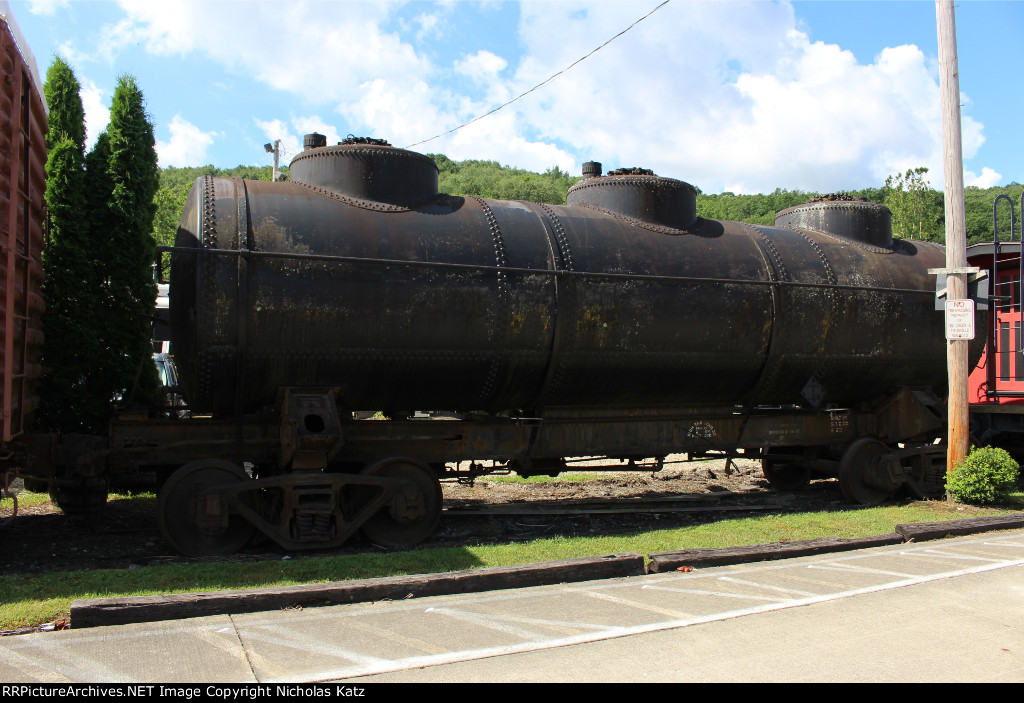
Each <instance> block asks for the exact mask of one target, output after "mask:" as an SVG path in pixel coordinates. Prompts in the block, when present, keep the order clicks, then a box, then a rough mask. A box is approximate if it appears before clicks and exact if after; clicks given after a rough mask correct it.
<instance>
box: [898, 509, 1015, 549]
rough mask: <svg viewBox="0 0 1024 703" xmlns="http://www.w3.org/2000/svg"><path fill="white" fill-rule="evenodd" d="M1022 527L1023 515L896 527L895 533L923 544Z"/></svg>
mask: <svg viewBox="0 0 1024 703" xmlns="http://www.w3.org/2000/svg"><path fill="white" fill-rule="evenodd" d="M1020 527H1024V513H1014V514H1012V515H994V516H992V517H972V518H966V519H964V520H948V521H946V522H919V523H916V524H913V525H896V531H897V532H898V533H899V534H900V535H902V537H903V539H905V540H906V541H907V542H923V541H924V540H928V539H942V538H943V537H955V536H957V535H971V534H974V533H976V532H988V531H990V530H1013V529H1016V528H1020Z"/></svg>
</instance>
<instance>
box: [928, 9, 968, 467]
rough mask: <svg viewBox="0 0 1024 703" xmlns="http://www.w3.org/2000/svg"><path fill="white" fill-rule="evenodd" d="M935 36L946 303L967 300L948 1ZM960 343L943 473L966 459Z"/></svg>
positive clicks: (953, 359)
mask: <svg viewBox="0 0 1024 703" xmlns="http://www.w3.org/2000/svg"><path fill="white" fill-rule="evenodd" d="M935 22H936V25H937V26H938V33H939V75H940V90H941V92H942V147H943V149H942V151H943V154H944V157H943V167H944V171H945V195H946V271H945V272H946V274H947V275H948V278H947V279H946V285H947V297H946V300H947V301H949V303H953V302H954V301H957V300H964V299H966V298H967V276H968V274H970V273H972V272H973V271H974V269H970V268H968V267H967V234H966V224H965V216H964V164H963V152H962V147H961V144H960V76H959V71H958V68H957V56H956V18H955V15H954V8H953V0H935ZM969 343H970V342H968V341H967V340H966V339H951V340H948V341H947V342H946V345H947V346H946V363H947V365H948V367H949V405H948V415H949V417H948V419H949V452H948V454H947V459H946V470H947V471H952V470H953V467H954V466H955V465H956V464H957V463H959V462H961V461H962V460H963V459H964V457H966V456H967V451H968V449H969V443H970V439H969V425H970V418H969V414H970V405H969V400H968V397H967V395H968V394H967V376H968V367H967V346H968V344H969Z"/></svg>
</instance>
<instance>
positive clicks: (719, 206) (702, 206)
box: [697, 188, 817, 225]
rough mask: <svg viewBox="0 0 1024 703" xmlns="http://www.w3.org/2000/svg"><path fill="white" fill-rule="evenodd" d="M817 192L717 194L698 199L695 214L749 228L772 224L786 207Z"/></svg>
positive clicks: (778, 190) (798, 202)
mask: <svg viewBox="0 0 1024 703" xmlns="http://www.w3.org/2000/svg"><path fill="white" fill-rule="evenodd" d="M815 195H817V193H805V192H804V191H802V190H785V189H783V188H776V189H775V190H774V192H772V193H768V194H767V195H763V194H758V195H735V194H733V193H728V192H727V193H721V194H718V195H705V194H700V195H698V196H697V214H698V215H700V216H701V217H706V218H708V219H709V220H733V221H735V222H747V223H750V224H752V225H773V224H775V215H777V214H778V213H779V212H780V211H782V210H785V209H786V208H790V207H793V206H795V205H800V204H802V203H806V202H807V201H809V200H810V199H811V198H813V197H814V196H815Z"/></svg>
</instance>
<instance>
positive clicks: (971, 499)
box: [946, 447, 1020, 505]
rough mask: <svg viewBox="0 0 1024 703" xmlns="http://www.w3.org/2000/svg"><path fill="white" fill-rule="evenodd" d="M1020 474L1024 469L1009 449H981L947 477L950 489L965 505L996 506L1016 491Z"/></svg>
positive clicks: (955, 497) (970, 455) (975, 450)
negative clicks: (993, 504)
mask: <svg viewBox="0 0 1024 703" xmlns="http://www.w3.org/2000/svg"><path fill="white" fill-rule="evenodd" d="M1019 475H1020V466H1019V465H1018V464H1017V462H1016V461H1014V460H1013V458H1012V457H1011V456H1010V455H1009V454H1008V453H1007V452H1006V450H1004V449H998V448H996V447H980V448H977V449H972V450H971V453H970V454H968V455H967V457H966V458H965V459H964V460H963V461H962V462H960V463H959V464H957V466H956V467H955V468H954V469H953V471H952V472H951V473H950V474H949V475H948V476H947V477H946V490H947V491H949V493H950V495H952V496H953V498H954V499H955V500H957V501H959V502H961V503H971V504H977V505H984V504H986V503H996V502H999V501H1001V500H1003V499H1005V498H1006V497H1007V496H1008V495H1009V494H1010V493H1011V492H1012V491H1013V490H1014V488H1016V486H1017V478H1018V476H1019Z"/></svg>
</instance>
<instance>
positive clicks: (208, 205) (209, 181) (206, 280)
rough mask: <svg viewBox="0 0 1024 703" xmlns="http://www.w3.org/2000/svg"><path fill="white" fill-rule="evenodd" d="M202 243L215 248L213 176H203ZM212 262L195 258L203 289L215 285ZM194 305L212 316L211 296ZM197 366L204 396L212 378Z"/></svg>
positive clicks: (215, 218) (210, 288)
mask: <svg viewBox="0 0 1024 703" xmlns="http://www.w3.org/2000/svg"><path fill="white" fill-rule="evenodd" d="M202 209H203V212H202V234H201V236H202V245H203V248H208V249H216V248H217V206H216V187H215V186H214V182H213V176H204V177H203V205H202ZM202 258H207V257H200V259H202ZM212 263H213V262H212V261H211V260H210V259H209V258H207V260H206V261H201V260H197V261H196V265H197V266H202V282H201V287H202V290H203V291H210V290H213V288H214V287H215V285H216V280H215V274H214V267H213V266H212V265H211V264H212ZM196 305H197V306H198V305H206V306H209V308H210V309H209V310H208V311H205V312H203V313H202V314H203V317H204V318H206V317H207V316H210V317H211V318H212V316H213V315H215V312H214V310H213V309H212V308H213V305H214V302H213V296H207V295H202V296H200V300H198V301H196ZM199 368H200V369H201V371H200V374H199V390H198V392H199V396H200V397H201V398H204V397H206V396H207V394H208V393H210V392H211V389H212V382H213V378H212V376H211V375H210V372H209V369H208V368H207V365H205V364H202V363H200V365H199Z"/></svg>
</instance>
